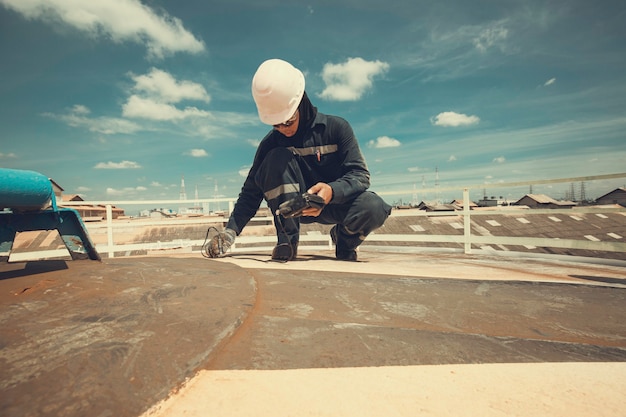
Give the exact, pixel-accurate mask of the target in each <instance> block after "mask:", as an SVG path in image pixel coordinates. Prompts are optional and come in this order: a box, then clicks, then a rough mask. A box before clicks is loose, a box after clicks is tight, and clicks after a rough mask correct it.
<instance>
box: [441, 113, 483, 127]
mask: <svg viewBox="0 0 626 417" xmlns="http://www.w3.org/2000/svg"><path fill="white" fill-rule="evenodd" d="M430 122H431V123H432V124H433V125H435V126H444V127H450V126H451V127H458V126H469V125H475V124H478V123H479V122H480V118H479V117H477V116H468V115H466V114H461V113H455V112H453V111H445V112H443V113H439V114H438V115H437V116H435V117H431V118H430Z"/></svg>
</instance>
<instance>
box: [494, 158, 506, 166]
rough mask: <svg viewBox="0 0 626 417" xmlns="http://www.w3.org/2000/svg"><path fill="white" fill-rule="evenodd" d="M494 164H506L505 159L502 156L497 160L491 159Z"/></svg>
mask: <svg viewBox="0 0 626 417" xmlns="http://www.w3.org/2000/svg"><path fill="white" fill-rule="evenodd" d="M492 162H495V163H496V164H503V163H505V162H506V158H505V157H504V156H498V157H497V158H493V161H492Z"/></svg>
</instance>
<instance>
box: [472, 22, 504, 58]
mask: <svg viewBox="0 0 626 417" xmlns="http://www.w3.org/2000/svg"><path fill="white" fill-rule="evenodd" d="M508 36H509V31H508V30H507V29H506V28H504V27H502V26H494V27H489V28H486V29H484V30H483V31H482V32H480V34H479V35H478V36H477V37H475V38H474V40H473V42H474V46H475V47H476V49H478V50H479V51H480V52H486V51H487V49H489V48H492V47H494V46H497V45H500V44H502V43H503V42H504V41H505V40H506V39H507V38H508Z"/></svg>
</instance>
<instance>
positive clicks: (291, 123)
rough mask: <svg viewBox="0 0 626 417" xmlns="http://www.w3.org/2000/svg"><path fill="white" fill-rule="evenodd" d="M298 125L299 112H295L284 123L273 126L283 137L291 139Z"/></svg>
mask: <svg viewBox="0 0 626 417" xmlns="http://www.w3.org/2000/svg"><path fill="white" fill-rule="evenodd" d="M299 125H300V112H299V111H298V110H296V112H295V113H294V114H293V116H291V117H290V118H289V120H287V121H286V122H284V123H281V124H278V125H274V129H276V130H278V131H279V132H280V133H282V134H283V135H285V136H287V137H288V138H290V137H292V136H293V135H295V134H296V132H297V131H298V126H299Z"/></svg>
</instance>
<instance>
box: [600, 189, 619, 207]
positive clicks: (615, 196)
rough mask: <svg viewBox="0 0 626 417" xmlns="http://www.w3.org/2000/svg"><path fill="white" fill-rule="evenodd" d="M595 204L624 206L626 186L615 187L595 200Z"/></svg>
mask: <svg viewBox="0 0 626 417" xmlns="http://www.w3.org/2000/svg"><path fill="white" fill-rule="evenodd" d="M596 204H619V205H621V206H624V207H626V188H624V187H620V188H616V189H614V190H613V191H611V192H610V193H607V194H604V195H603V196H602V197H599V198H598V199H597V200H596Z"/></svg>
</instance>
